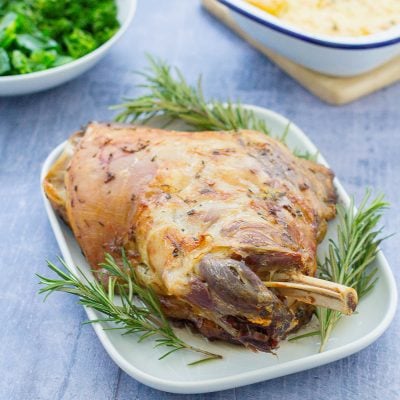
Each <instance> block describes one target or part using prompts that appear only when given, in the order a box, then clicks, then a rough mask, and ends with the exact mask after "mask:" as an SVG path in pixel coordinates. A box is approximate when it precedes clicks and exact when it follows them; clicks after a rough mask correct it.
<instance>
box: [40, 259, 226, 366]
mask: <svg viewBox="0 0 400 400" xmlns="http://www.w3.org/2000/svg"><path fill="white" fill-rule="evenodd" d="M60 262H61V263H62V265H63V266H64V268H65V269H66V271H63V270H61V269H60V268H58V267H57V266H56V265H54V264H53V263H51V262H48V263H47V265H48V267H49V268H50V269H51V270H52V271H54V272H55V273H56V274H57V275H58V277H57V278H56V279H52V278H46V277H44V276H41V275H37V276H38V277H39V279H40V281H39V283H40V284H41V285H43V288H42V289H40V291H39V293H42V294H46V295H49V294H51V293H54V292H66V293H70V294H72V295H75V296H77V297H79V303H80V304H82V305H84V306H86V307H89V308H92V309H93V310H96V311H98V312H100V313H101V314H102V316H104V317H103V318H99V319H96V320H91V321H88V323H99V322H103V323H104V322H105V323H110V324H113V326H112V327H110V328H109V329H121V330H123V331H124V334H138V335H139V342H140V341H143V340H145V339H148V338H150V337H155V342H156V347H160V346H164V347H167V348H168V349H169V350H168V351H167V352H166V353H165V354H164V355H163V356H161V357H160V359H163V358H164V357H167V356H168V355H170V354H171V353H174V352H175V351H178V350H190V351H194V352H197V353H201V354H203V355H204V356H205V357H203V358H201V359H200V360H196V361H194V362H193V363H191V364H189V365H197V364H199V363H202V362H205V361H210V360H216V359H221V358H222V356H220V355H219V354H214V353H210V352H209V351H206V350H203V349H200V348H198V347H194V346H191V345H189V344H187V343H185V342H184V341H183V340H181V339H180V338H178V336H176V334H175V332H174V331H173V329H172V327H171V325H170V323H169V321H168V319H167V318H166V316H165V315H164V313H163V311H162V309H161V304H160V301H159V299H158V297H157V295H156V294H155V293H154V291H153V290H152V289H151V288H149V287H147V288H143V287H142V286H141V285H140V284H139V282H138V279H137V276H136V274H135V270H134V268H133V267H132V264H131V263H130V261H129V260H128V258H127V257H126V256H125V252H124V251H123V252H122V264H123V265H122V267H121V266H120V265H118V264H117V262H116V261H115V259H114V258H113V257H112V256H111V255H109V254H106V255H105V261H104V263H102V264H100V267H101V268H102V269H104V270H106V271H107V276H108V288H107V289H106V288H104V286H103V285H102V284H101V283H100V282H98V281H96V280H93V281H92V280H89V279H88V278H86V276H85V275H84V274H83V273H82V272H81V275H82V277H78V276H77V275H75V274H74V273H73V272H72V271H71V270H70V269H69V268H68V266H67V265H66V263H65V262H64V261H63V260H61V259H60ZM116 293H118V295H119V299H120V305H118V304H117V302H116V299H115V296H116ZM46 297H47V296H46ZM106 329H107V328H106Z"/></svg>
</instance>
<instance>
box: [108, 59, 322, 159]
mask: <svg viewBox="0 0 400 400" xmlns="http://www.w3.org/2000/svg"><path fill="white" fill-rule="evenodd" d="M148 59H149V63H150V68H149V71H148V72H145V73H139V75H141V76H143V78H144V80H145V82H144V83H143V84H141V85H139V87H141V88H144V89H147V91H148V92H149V93H148V94H146V95H144V96H141V97H137V98H134V99H130V98H126V99H124V100H125V101H124V102H123V103H121V104H118V105H115V106H112V107H111V109H112V110H118V111H120V113H119V114H118V115H117V116H116V117H115V120H116V121H117V122H129V123H135V122H136V121H138V120H139V119H140V120H141V122H142V123H146V122H148V121H149V120H150V119H152V118H153V117H155V116H163V117H165V118H166V119H167V120H168V121H170V122H173V121H175V120H181V121H184V122H185V123H186V124H187V125H189V126H191V127H193V128H195V129H198V130H201V131H238V130H240V129H251V130H256V131H259V132H263V133H265V134H266V135H270V134H271V132H270V130H269V129H268V127H267V125H266V124H265V121H264V120H263V119H262V118H258V117H257V116H256V115H255V113H254V112H253V111H251V110H249V109H247V108H245V107H243V106H242V105H241V104H240V102H235V103H233V102H232V101H230V100H228V101H227V102H225V103H222V102H220V101H218V100H215V99H214V100H206V99H205V98H204V95H203V89H202V85H201V77H199V79H198V80H197V85H196V86H191V85H189V84H188V83H187V82H186V80H185V78H184V76H183V74H182V73H181V71H180V70H179V69H178V68H171V67H170V66H169V65H168V64H166V63H165V62H163V61H161V60H158V59H155V58H153V57H151V56H149V57H148ZM121 110H122V111H121ZM166 125H168V124H166ZM288 128H289V125H288V126H287V128H286V130H285V132H284V134H283V135H281V137H277V138H276V139H277V140H279V141H281V142H282V143H285V141H286V136H287V134H288ZM293 153H294V155H296V156H297V157H300V158H305V159H309V160H312V161H315V159H316V158H317V155H313V154H310V153H309V152H301V151H298V150H296V151H294V152H293Z"/></svg>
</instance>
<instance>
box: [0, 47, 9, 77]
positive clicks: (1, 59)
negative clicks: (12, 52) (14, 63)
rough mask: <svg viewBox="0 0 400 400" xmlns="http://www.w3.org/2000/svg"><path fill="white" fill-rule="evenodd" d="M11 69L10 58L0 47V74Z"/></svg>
mask: <svg viewBox="0 0 400 400" xmlns="http://www.w3.org/2000/svg"><path fill="white" fill-rule="evenodd" d="M10 70H11V64H10V59H9V57H8V54H7V52H6V51H5V50H4V49H1V48H0V75H2V74H5V73H6V72H8V71H10Z"/></svg>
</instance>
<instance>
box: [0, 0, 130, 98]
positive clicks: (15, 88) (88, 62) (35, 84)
mask: <svg viewBox="0 0 400 400" xmlns="http://www.w3.org/2000/svg"><path fill="white" fill-rule="evenodd" d="M136 3H137V2H136V0H117V6H118V20H119V22H120V24H121V27H120V28H119V30H118V31H117V32H116V33H115V35H114V36H113V37H112V38H110V39H109V40H107V42H105V43H104V44H102V45H101V46H100V47H99V48H97V49H96V50H94V51H92V52H91V53H89V54H86V55H85V56H83V57H81V58H79V59H77V60H75V61H72V62H70V63H68V64H65V65H61V66H60V67H55V68H50V69H47V70H45V71H39V72H32V73H30V74H24V75H11V76H1V77H0V96H16V95H22V94H29V93H34V92H39V91H41V90H46V89H50V88H52V87H54V86H58V85H61V84H62V83H65V82H67V81H69V80H71V79H74V78H76V77H77V76H78V75H81V74H83V73H84V72H86V71H87V70H88V69H89V68H91V67H93V66H94V65H95V64H96V63H97V62H99V61H100V60H101V59H102V58H103V57H104V56H105V55H106V54H107V52H108V51H109V50H110V49H111V47H112V46H113V45H114V44H115V43H116V42H117V40H118V39H119V38H120V37H121V36H122V35H123V34H124V33H125V31H126V30H127V29H128V26H129V24H130V23H131V22H132V20H133V17H134V15H135V11H136Z"/></svg>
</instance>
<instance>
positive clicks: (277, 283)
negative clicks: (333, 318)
mask: <svg viewBox="0 0 400 400" xmlns="http://www.w3.org/2000/svg"><path fill="white" fill-rule="evenodd" d="M273 279H274V280H273V281H264V284H265V286H267V287H269V288H274V289H278V290H279V292H280V293H281V294H282V295H284V296H285V297H291V298H294V299H296V300H299V301H302V302H304V303H307V304H313V305H316V306H321V307H326V308H330V309H332V310H337V311H340V312H342V313H343V314H347V315H350V314H352V313H353V311H354V310H355V309H356V306H357V302H358V298H357V292H356V291H355V290H354V289H353V288H350V287H348V286H344V285H340V284H338V283H334V282H329V281H326V280H323V279H318V278H313V277H311V276H307V275H303V274H301V273H298V272H293V273H277V274H274V275H273Z"/></svg>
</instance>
